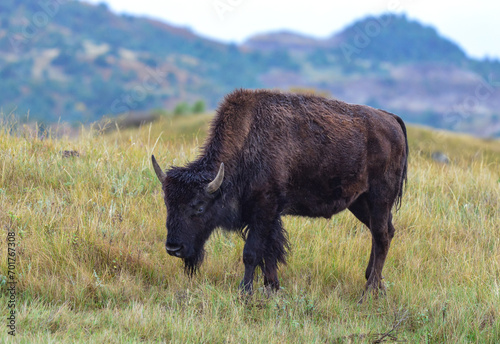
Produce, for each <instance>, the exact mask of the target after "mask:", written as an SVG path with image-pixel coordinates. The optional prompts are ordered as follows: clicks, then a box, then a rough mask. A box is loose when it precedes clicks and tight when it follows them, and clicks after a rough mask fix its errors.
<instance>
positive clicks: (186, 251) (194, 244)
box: [151, 156, 224, 274]
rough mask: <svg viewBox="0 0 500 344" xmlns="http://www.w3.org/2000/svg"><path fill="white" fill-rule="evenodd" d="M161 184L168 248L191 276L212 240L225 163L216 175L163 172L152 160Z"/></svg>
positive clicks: (174, 170)
mask: <svg viewBox="0 0 500 344" xmlns="http://www.w3.org/2000/svg"><path fill="white" fill-rule="evenodd" d="M151 159H152V161H153V166H154V169H155V172H156V175H157V176H158V179H159V180H160V181H161V183H162V188H163V191H164V198H165V205H166V207H167V241H166V244H165V248H166V250H167V253H168V254H169V255H171V256H175V257H178V258H182V259H183V260H184V266H185V269H186V272H187V273H189V274H192V273H193V272H195V271H196V269H197V267H198V266H199V265H200V264H201V262H202V261H203V256H204V249H203V246H204V245H205V242H206V241H207V239H208V238H209V237H210V234H211V233H212V232H213V230H214V229H215V227H217V225H218V223H217V219H218V218H220V214H218V213H219V212H220V211H221V207H218V206H217V201H218V199H219V198H220V192H218V191H219V189H220V186H221V184H222V181H223V180H224V164H223V163H221V165H220V167H219V171H218V173H217V175H216V176H215V178H214V176H213V174H215V173H214V172H212V173H211V172H206V171H196V170H193V169H189V168H182V167H173V168H171V169H169V170H168V172H167V173H165V172H163V171H162V170H161V168H160V166H159V165H158V163H157V162H156V159H155V157H154V156H152V157H151Z"/></svg>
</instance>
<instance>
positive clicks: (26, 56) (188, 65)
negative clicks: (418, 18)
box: [0, 0, 500, 136]
mask: <svg viewBox="0 0 500 344" xmlns="http://www.w3.org/2000/svg"><path fill="white" fill-rule="evenodd" d="M237 87H245V88H256V87H270V88H275V87H279V88H283V89H290V88H297V87H299V88H302V89H315V90H318V91H323V92H327V93H329V94H331V96H333V97H336V98H339V99H343V100H346V101H348V102H355V103H366V104H369V105H373V106H377V107H381V108H384V109H387V110H389V111H393V112H396V113H398V114H400V115H401V116H402V117H403V118H405V119H406V120H409V121H411V122H415V123H422V124H427V125H432V126H435V127H441V128H447V129H454V130H461V131H468V132H472V133H475V134H479V135H485V136H491V135H500V110H499V109H500V63H499V62H498V61H486V60H485V61H477V60H472V59H469V58H468V57H467V56H466V55H465V53H464V52H463V50H462V49H460V47H459V46H457V45H456V44H455V43H453V42H451V41H449V40H447V39H445V38H443V37H441V36H440V35H439V33H438V32H436V30H435V29H433V28H432V27H427V26H424V25H422V24H420V23H418V22H415V21H412V20H409V19H407V18H406V17H405V16H401V15H385V16H381V17H368V18H364V19H362V20H360V21H357V22H355V23H353V24H352V25H350V26H349V27H347V28H345V29H344V30H342V31H341V32H339V33H336V34H334V35H332V36H331V37H327V38H325V39H317V38H313V37H308V36H304V35H300V34H296V33H292V32H277V33H267V34H261V35H258V36H255V37H252V38H250V39H249V40H248V41H246V42H245V43H243V44H242V45H241V46H236V45H228V44H222V43H220V42H216V41H213V40H209V39H206V38H203V37H200V36H198V35H196V34H194V33H193V32H192V31H190V30H189V29H186V28H179V27H175V26H172V25H169V24H166V23H163V22H160V21H156V20H152V19H148V18H140V17H133V16H128V15H116V14H114V13H112V12H110V11H109V10H108V8H107V7H106V6H105V5H98V6H94V5H89V4H86V3H82V2H78V1H62V0H61V1H58V2H56V1H54V2H40V1H38V0H24V1H23V2H22V4H19V2H17V1H14V0H2V2H1V3H0V107H1V108H2V109H3V112H4V113H10V112H11V111H14V112H15V113H16V114H18V115H24V114H26V113H28V111H29V113H30V118H31V119H36V120H42V121H46V122H51V121H57V120H59V118H60V119H61V120H63V121H70V122H71V121H84V122H85V121H90V120H96V119H99V118H100V117H101V116H103V115H106V114H111V115H113V114H118V113H122V112H126V111H129V110H134V111H139V110H142V111H144V110H149V109H156V108H173V107H174V106H175V105H176V104H178V103H179V102H181V101H187V102H189V103H194V102H195V101H196V100H199V99H203V100H205V102H206V103H207V105H208V107H209V108H213V107H215V106H216V104H217V102H218V101H220V99H221V98H222V97H223V95H224V94H226V93H228V92H230V91H231V90H232V89H234V88H237Z"/></svg>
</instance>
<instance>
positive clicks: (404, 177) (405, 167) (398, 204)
mask: <svg viewBox="0 0 500 344" xmlns="http://www.w3.org/2000/svg"><path fill="white" fill-rule="evenodd" d="M394 117H395V118H396V120H397V121H398V123H399V125H400V126H401V129H402V130H403V134H404V136H405V145H406V147H405V148H406V155H405V158H404V162H403V164H404V165H403V174H402V175H401V181H400V185H399V193H398V197H397V198H396V211H398V210H399V209H400V208H401V200H402V198H403V189H404V186H405V184H406V183H407V173H408V154H409V149H408V136H407V135H406V126H405V123H404V122H403V120H402V119H401V118H399V117H398V116H396V115H394Z"/></svg>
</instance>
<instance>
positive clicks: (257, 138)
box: [153, 90, 408, 292]
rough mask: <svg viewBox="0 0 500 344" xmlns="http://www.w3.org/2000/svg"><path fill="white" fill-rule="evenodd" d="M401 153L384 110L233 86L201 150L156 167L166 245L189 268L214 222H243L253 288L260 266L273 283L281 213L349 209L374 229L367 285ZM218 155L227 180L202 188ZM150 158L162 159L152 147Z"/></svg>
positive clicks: (403, 170)
mask: <svg viewBox="0 0 500 344" xmlns="http://www.w3.org/2000/svg"><path fill="white" fill-rule="evenodd" d="M407 157H408V143H407V138H406V128H405V125H404V123H403V121H402V120H401V119H400V118H399V117H397V116H396V115H393V114H391V113H388V112H386V111H382V110H377V109H373V108H371V107H368V106H362V105H351V104H346V103H344V102H341V101H337V100H329V99H325V98H322V97H317V96H309V95H297V94H288V93H280V92H274V91H266V90H258V91H250V90H236V91H234V92H233V93H231V94H229V95H227V96H226V97H225V99H224V101H223V102H222V103H221V104H220V106H219V108H218V110H217V115H216V116H215V118H214V120H213V122H212V126H211V130H210V134H209V137H208V139H207V141H206V143H205V144H204V146H203V150H202V154H201V156H200V157H199V158H198V159H196V160H195V161H193V162H191V163H190V164H188V165H187V166H186V167H172V168H171V169H169V170H168V171H167V173H166V175H164V174H163V172H157V174H158V173H159V174H158V177H159V178H160V180H161V181H162V185H163V189H164V191H165V204H166V206H167V211H168V215H167V230H168V235H167V242H166V245H167V252H169V254H171V255H174V256H177V257H180V258H183V259H184V262H185V266H186V270H187V271H188V272H189V273H192V272H193V271H195V270H196V268H197V267H198V266H199V264H201V262H202V260H203V252H204V251H203V246H204V244H205V242H206V240H207V239H208V238H209V237H210V234H211V233H212V232H213V230H214V229H215V228H216V227H222V228H223V229H226V230H239V231H241V230H243V228H246V229H245V237H246V243H245V247H244V250H243V262H244V264H245V275H244V278H243V281H242V283H241V288H242V289H243V290H245V291H247V292H251V291H252V284H253V279H254V271H255V268H256V267H257V266H260V267H261V269H262V271H263V274H264V284H265V285H266V286H268V287H271V288H273V289H278V288H279V281H278V273H277V267H278V263H285V258H286V252H287V249H288V241H287V236H286V232H285V230H284V228H283V226H282V222H281V216H282V215H287V214H288V215H299V216H308V217H325V218H330V217H331V216H332V215H334V214H336V213H338V212H340V211H342V210H345V209H349V210H350V211H351V212H352V213H353V214H354V215H355V216H356V217H357V218H358V219H359V220H360V221H361V222H362V223H364V224H365V225H366V226H367V227H368V228H369V229H370V231H371V233H372V236H373V240H372V252H371V255H370V260H369V263H368V267H367V269H366V278H367V280H368V281H367V284H366V289H378V288H380V287H381V286H382V282H381V278H382V268H383V265H384V262H385V259H386V256H387V252H388V250H389V245H390V242H391V239H392V237H393V235H394V227H393V225H392V215H391V209H392V207H393V205H394V204H395V203H397V204H400V203H401V197H402V194H403V185H404V182H405V180H406V174H407ZM221 163H224V166H225V176H224V180H223V182H222V185H221V187H220V188H219V189H218V190H217V192H215V193H213V194H209V193H208V192H207V191H206V190H205V188H206V186H207V184H208V183H209V182H210V181H211V180H212V179H214V178H215V176H216V174H217V172H218V171H219V168H220V165H221ZM153 164H155V166H156V167H155V168H158V169H159V167H158V165H157V164H156V161H155V160H154V157H153ZM157 171H158V170H157ZM159 171H161V170H159Z"/></svg>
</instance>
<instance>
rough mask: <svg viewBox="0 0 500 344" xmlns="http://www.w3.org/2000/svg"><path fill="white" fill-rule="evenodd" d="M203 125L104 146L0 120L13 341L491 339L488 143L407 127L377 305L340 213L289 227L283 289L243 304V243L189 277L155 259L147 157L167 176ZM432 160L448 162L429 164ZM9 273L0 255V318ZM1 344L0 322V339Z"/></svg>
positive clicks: (494, 185)
mask: <svg viewBox="0 0 500 344" xmlns="http://www.w3.org/2000/svg"><path fill="white" fill-rule="evenodd" d="M209 119H210V116H206V115H200V116H190V117H184V118H182V117H180V118H176V119H171V118H163V119H162V120H160V121H158V122H155V123H153V124H152V125H147V126H144V127H141V128H139V129H133V130H132V129H127V130H122V131H117V132H114V133H111V134H109V135H104V134H102V133H99V132H98V131H97V130H95V129H86V128H82V129H81V131H80V133H79V135H77V136H72V138H69V137H62V138H59V139H56V138H54V137H50V136H49V137H41V136H38V131H29V130H28V129H26V127H24V128H23V127H22V126H19V127H17V129H16V126H15V125H13V124H9V123H2V124H1V125H0V161H1V162H2V163H1V164H0V209H2V211H0V222H1V223H2V225H3V230H4V232H3V233H4V234H3V235H4V237H3V239H4V240H3V244H2V250H1V252H2V256H3V257H4V258H5V257H6V254H7V250H6V247H7V239H6V238H7V236H9V237H13V238H14V242H15V244H16V245H15V254H16V255H15V257H16V260H15V266H14V267H13V268H12V269H13V271H14V273H15V274H14V275H15V278H16V280H17V284H16V300H17V304H16V306H17V307H16V328H17V333H16V337H17V338H16V339H18V340H19V342H22V343H49V342H50V343H54V342H55V343H133V342H155V343H156V342H162V343H163V342H166V343H199V342H206V343H222V342H227V343H264V342H265V343H297V342H300V343H325V342H327V343H352V342H355V343H373V342H375V341H376V340H381V339H383V338H390V339H391V341H393V342H396V341H397V342H407V343H423V342H431V343H467V342H477V343H496V342H497V341H498V338H500V311H499V310H500V299H499V285H500V284H499V283H500V281H499V276H500V265H499V264H500V235H499V228H500V213H499V211H500V191H499V190H500V189H499V182H500V175H499V170H498V165H499V164H500V144H499V142H498V141H493V140H480V139H475V138H472V137H470V136H467V135H456V134H451V133H448V132H435V131H431V130H428V129H423V128H417V127H409V128H408V137H409V144H410V159H409V175H408V183H407V187H406V191H405V195H404V197H403V202H402V207H401V209H400V210H399V211H398V212H397V213H395V214H394V225H395V227H396V234H395V237H394V240H393V243H392V245H391V249H390V251H389V255H388V260H387V262H386V265H385V268H384V276H385V279H384V281H385V284H386V286H387V295H386V296H381V297H380V298H379V299H371V298H369V299H368V300H367V301H366V302H365V303H363V304H362V305H359V304H358V303H357V301H358V300H359V297H360V295H361V291H362V289H363V286H364V283H365V279H364V269H365V267H366V264H367V261H368V256H369V253H370V252H369V249H370V234H369V231H368V230H367V229H366V228H365V227H364V226H363V225H361V224H360V223H359V222H358V221H357V220H356V219H355V218H354V216H352V215H351V214H349V212H343V213H341V214H338V215H336V216H334V217H333V218H332V219H331V220H325V219H308V218H298V217H285V218H284V226H285V228H286V229H287V231H288V233H289V239H290V243H291V247H292V253H291V255H290V256H289V259H288V264H287V266H283V267H281V268H280V283H281V285H282V289H281V290H280V292H278V293H276V294H271V295H268V294H267V293H266V292H265V290H263V289H262V288H261V287H262V284H263V282H262V278H259V279H258V281H257V282H256V292H255V294H254V296H253V297H252V298H249V299H243V298H241V297H239V296H238V291H237V290H238V284H239V282H240V279H241V277H242V274H243V263H242V261H241V255H242V250H243V240H242V239H241V237H240V236H239V235H237V234H235V233H233V234H222V233H216V234H214V235H213V236H212V238H210V240H209V242H208V243H207V246H206V251H207V254H206V260H205V262H204V263H203V265H202V267H201V270H200V272H199V274H197V275H196V276H194V277H193V278H192V279H189V278H187V276H186V275H184V273H183V266H182V262H180V261H179V260H177V259H175V258H173V257H170V256H168V255H167V254H166V252H165V246H164V242H165V238H166V230H165V206H164V203H163V199H162V193H161V189H160V184H159V182H158V180H157V178H156V176H155V173H154V171H153V169H152V166H151V162H150V156H151V154H152V153H154V154H155V155H156V157H157V159H158V160H159V162H160V164H161V165H162V166H166V165H171V164H175V165H183V164H185V163H186V162H187V161H190V160H192V159H194V158H195V157H196V156H197V154H198V152H199V146H200V144H201V143H202V142H203V139H204V137H205V136H206V128H207V123H208V121H209ZM64 151H74V152H78V154H76V153H73V154H69V153H64ZM435 151H442V152H444V153H445V154H447V155H448V157H449V158H450V163H449V164H447V165H446V164H441V163H438V162H436V161H433V160H432V159H431V154H432V153H433V152H435ZM7 233H13V234H7ZM9 247H10V246H9ZM9 252H11V251H9ZM8 268H9V267H8V260H7V259H1V260H0V291H1V292H0V313H1V314H3V315H5V317H4V319H5V318H7V314H9V313H8V311H9V310H10V309H9V308H8V304H9V303H8V301H9V298H10V293H9V292H8V290H7V288H9V286H10V284H8V283H7V282H8V281H10V280H8V277H7V276H8ZM257 273H258V274H259V275H260V271H258V272H257ZM5 323H6V320H4V324H5ZM387 334H389V335H390V337H388V335H387ZM8 337H9V335H8V334H7V330H6V327H5V325H4V329H3V330H2V331H1V332H0V342H7V338H8ZM11 339H12V338H11Z"/></svg>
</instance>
